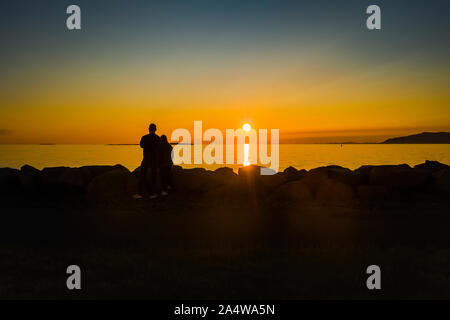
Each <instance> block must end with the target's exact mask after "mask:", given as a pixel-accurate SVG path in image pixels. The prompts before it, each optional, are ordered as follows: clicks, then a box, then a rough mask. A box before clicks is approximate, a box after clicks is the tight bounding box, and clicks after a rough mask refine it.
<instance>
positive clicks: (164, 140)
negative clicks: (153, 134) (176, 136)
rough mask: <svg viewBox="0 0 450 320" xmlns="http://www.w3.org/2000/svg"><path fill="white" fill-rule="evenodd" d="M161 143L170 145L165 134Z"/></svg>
mask: <svg viewBox="0 0 450 320" xmlns="http://www.w3.org/2000/svg"><path fill="white" fill-rule="evenodd" d="M161 142H162V143H168V142H167V136H166V135H165V134H163V135H162V136H161Z"/></svg>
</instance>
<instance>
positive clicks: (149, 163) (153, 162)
mask: <svg viewBox="0 0 450 320" xmlns="http://www.w3.org/2000/svg"><path fill="white" fill-rule="evenodd" d="M148 131H149V132H150V133H149V134H147V135H145V136H143V137H142V138H141V142H140V145H141V148H142V149H144V159H143V160H142V163H141V176H140V181H139V194H138V195H135V196H134V198H136V199H137V198H142V197H143V196H145V195H146V194H147V191H148V190H149V191H150V198H151V199H153V198H156V197H157V193H156V187H157V186H156V178H157V174H158V167H159V151H160V145H161V139H160V138H159V136H158V135H157V134H156V133H155V132H156V125H155V124H154V123H152V124H150V126H149V127H148ZM148 170H150V186H148V183H147V171H148ZM147 187H149V188H148V190H147Z"/></svg>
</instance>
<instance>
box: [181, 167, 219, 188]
mask: <svg viewBox="0 0 450 320" xmlns="http://www.w3.org/2000/svg"><path fill="white" fill-rule="evenodd" d="M217 182H218V180H215V179H214V177H213V172H212V171H207V170H206V169H204V168H193V169H181V168H177V167H174V168H173V170H172V183H173V186H174V188H176V189H177V190H179V191H185V192H207V191H208V190H210V189H211V188H214V187H215V186H216V185H217Z"/></svg>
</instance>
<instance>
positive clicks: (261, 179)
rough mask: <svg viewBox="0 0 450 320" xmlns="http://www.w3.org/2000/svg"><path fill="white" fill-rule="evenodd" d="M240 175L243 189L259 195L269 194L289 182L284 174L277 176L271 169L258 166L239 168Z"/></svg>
mask: <svg viewBox="0 0 450 320" xmlns="http://www.w3.org/2000/svg"><path fill="white" fill-rule="evenodd" d="M267 173H269V174H267ZM238 175H239V183H240V184H241V187H243V188H247V189H250V190H252V191H255V192H256V193H257V194H267V193H269V192H271V191H272V190H274V189H275V188H277V187H278V186H280V185H282V184H283V183H285V182H286V181H287V180H286V178H285V176H284V175H283V174H277V173H276V172H275V171H274V170H271V169H270V168H265V167H260V166H257V165H249V166H245V167H241V168H239V170H238Z"/></svg>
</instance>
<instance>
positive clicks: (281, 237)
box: [0, 161, 450, 299]
mask: <svg viewBox="0 0 450 320" xmlns="http://www.w3.org/2000/svg"><path fill="white" fill-rule="evenodd" d="M259 172H260V171H259V168H258V167H254V166H249V167H244V168H241V169H240V170H239V172H238V173H235V172H233V170H232V169H231V168H220V169H217V170H215V171H207V170H204V169H182V168H181V167H175V168H174V169H173V184H174V189H173V190H172V191H171V192H170V194H169V195H168V196H166V197H163V196H161V197H158V198H156V199H149V198H144V199H139V200H135V199H133V198H132V196H131V195H132V194H133V193H135V192H136V191H137V185H138V177H139V168H138V169H136V170H135V171H133V172H130V171H129V170H128V169H126V168H125V167H123V166H121V165H116V166H86V167H81V168H64V167H59V168H45V169H43V170H37V169H35V168H32V167H30V166H24V167H22V168H21V169H20V170H15V169H7V168H3V169H0V188H1V192H0V202H1V203H2V223H1V224H0V253H1V254H2V257H4V258H3V260H2V261H3V269H2V270H3V271H2V272H3V277H4V279H6V280H5V281H4V282H3V283H4V285H3V288H6V289H3V291H2V292H0V297H7V298H36V297H39V298H40V299H42V298H50V299H55V298H56V299H60V298H62V297H63V298H65V297H67V298H72V297H73V296H71V294H72V293H71V292H68V291H67V290H65V287H64V286H62V285H61V274H63V275H64V271H65V268H66V267H67V265H69V264H73V263H74V261H75V262H76V263H77V264H80V265H82V266H83V268H85V270H87V271H86V272H87V275H86V277H87V278H86V281H87V282H86V283H87V284H86V288H88V289H87V290H85V291H83V294H84V295H83V298H129V297H136V298H146V299H149V298H150V299H161V298H167V299H174V298H175V299H176V298H180V299H181V298H182V299H187V298H192V299H194V298H197V299H198V298H203V299H204V298H208V299H211V298H215V299H240V298H246V299H248V298H255V299H256V298H266V299H305V298H306V299H312V298H339V299H343V298H365V299H372V298H380V297H381V298H402V299H406V298H411V299H413V298H430V297H431V298H446V299H448V298H449V297H450V279H449V277H448V270H449V266H450V250H449V248H450V237H449V236H448V226H449V224H450V216H449V215H448V212H450V211H449V210H450V201H449V197H448V194H449V191H450V168H449V166H447V165H444V164H441V163H438V162H433V161H427V162H425V163H423V164H420V165H417V166H415V167H410V166H408V165H394V166H363V167H361V168H359V169H357V170H349V169H346V168H342V167H338V166H328V167H321V168H316V169H312V170H309V171H306V170H297V169H295V168H292V167H291V168H288V169H286V170H285V171H284V172H280V173H278V174H275V175H273V176H260V175H259ZM371 264H377V265H380V266H381V268H382V270H383V277H384V278H383V279H384V280H383V281H384V282H383V291H382V295H381V296H380V295H374V294H373V292H370V291H368V290H367V288H366V287H365V286H364V284H365V281H366V274H365V270H366V268H367V266H368V265H371ZM130 275H132V276H130ZM43 277H44V279H45V282H44V281H42V279H43ZM274 279H276V281H274ZM63 283H64V282H63ZM299 288H300V290H299Z"/></svg>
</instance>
